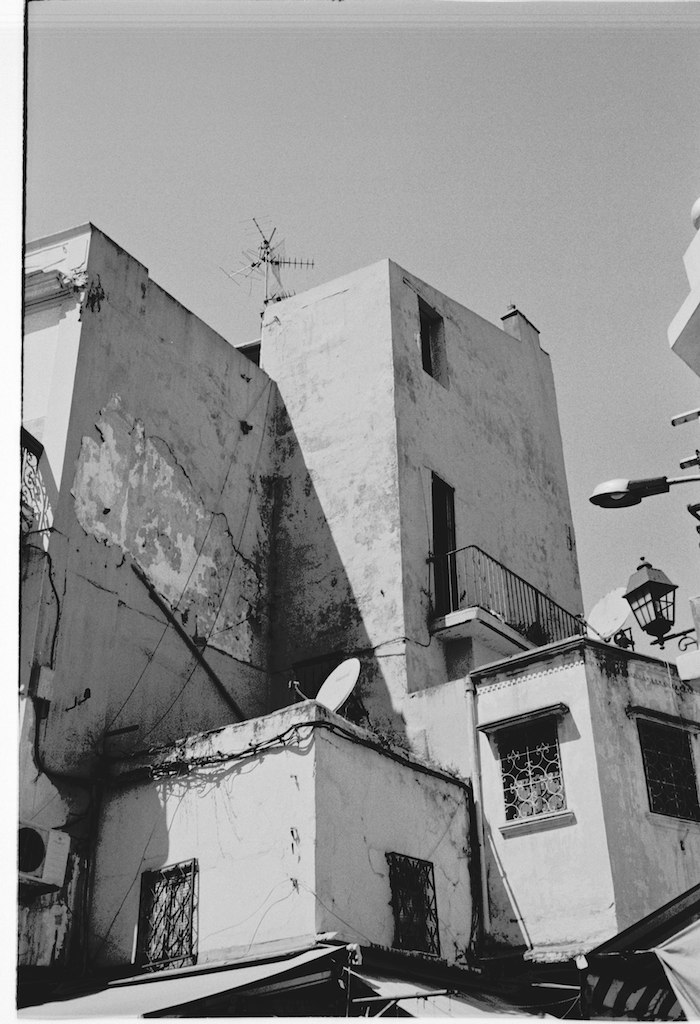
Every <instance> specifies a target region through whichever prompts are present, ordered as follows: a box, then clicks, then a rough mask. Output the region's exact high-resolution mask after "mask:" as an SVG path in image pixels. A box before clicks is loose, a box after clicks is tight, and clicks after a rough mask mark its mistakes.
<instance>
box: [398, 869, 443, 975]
mask: <svg viewBox="0 0 700 1024" xmlns="http://www.w3.org/2000/svg"><path fill="white" fill-rule="evenodd" d="M386 859H387V861H388V864H389V885H390V887H391V906H392V909H393V912H394V941H393V945H394V947H395V948H396V949H410V950H413V951H415V952H421V953H430V954H431V955H433V956H440V935H439V931H438V916H437V900H436V898H435V873H434V870H433V865H432V863H431V862H430V861H428V860H419V858H418V857H406V856H404V855H403V854H401V853H387V855H386Z"/></svg>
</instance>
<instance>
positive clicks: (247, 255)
mask: <svg viewBox="0 0 700 1024" xmlns="http://www.w3.org/2000/svg"><path fill="white" fill-rule="evenodd" d="M253 224H255V226H256V228H257V229H258V232H259V233H260V238H261V241H260V244H259V245H258V247H257V249H244V251H243V259H244V260H245V261H246V263H245V265H244V266H242V267H241V268H240V270H236V271H235V272H234V273H231V272H230V271H228V270H226V269H224V267H220V268H219V269H220V270H223V272H224V274H226V276H227V277H229V278H231V280H232V281H235V280H236V278H237V277H241V276H242V277H243V278H246V277H251V276H255V277H258V278H264V280H265V297H264V299H263V313H264V311H265V306H267V305H268V303H270V302H279V301H280V300H281V299H287V298H289V297H290V296H291V295H294V292H292V291H285V290H284V288H283V287H282V278H281V276H280V267H294V268H296V269H303V270H308V269H310V268H311V267H313V265H314V261H313V260H312V259H311V260H304V259H299V258H298V257H288V256H286V254H285V251H284V240H282V241H280V242H277V243H275V244H274V245H273V242H272V240H273V238H274V236H275V232H276V231H277V228H273V229H272V232H271V234H270V236H269V238H268V237H267V235H266V234H265V232H264V231H263V229H262V228H261V227H260V225H259V224H258V222H257V220H256V219H255V217H253ZM270 278H272V279H273V281H274V283H271V280H270ZM236 283H238V282H237V281H236ZM261 315H262V314H261Z"/></svg>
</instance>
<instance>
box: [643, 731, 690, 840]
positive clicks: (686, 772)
mask: <svg viewBox="0 0 700 1024" xmlns="http://www.w3.org/2000/svg"><path fill="white" fill-rule="evenodd" d="M637 728H638V730H639V742H640V744H641V747H642V760H643V761H644V774H645V776H646V780H647V792H648V794H649V807H650V808H651V810H652V811H655V812H656V813H657V814H667V815H669V816H670V817H672V818H690V819H691V820H692V821H700V804H699V803H698V784H697V781H696V778H695V766H694V764H693V755H692V751H691V749H690V735H689V734H688V733H687V732H686V731H685V729H677V728H674V727H673V726H671V725H660V724H659V723H657V722H649V721H647V720H646V719H644V718H639V719H637Z"/></svg>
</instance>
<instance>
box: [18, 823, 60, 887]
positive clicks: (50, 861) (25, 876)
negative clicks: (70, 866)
mask: <svg viewBox="0 0 700 1024" xmlns="http://www.w3.org/2000/svg"><path fill="white" fill-rule="evenodd" d="M18 839H19V843H18V846H19V880H20V882H22V883H25V884H28V885H38V886H43V887H49V888H53V889H60V888H61V886H62V885H63V882H64V881H65V877H66V865H67V863H68V853H69V851H70V836H69V835H68V834H67V833H66V832H61V831H60V830H59V829H56V828H38V827H37V826H36V825H25V824H23V823H22V822H20V825H19V836H18Z"/></svg>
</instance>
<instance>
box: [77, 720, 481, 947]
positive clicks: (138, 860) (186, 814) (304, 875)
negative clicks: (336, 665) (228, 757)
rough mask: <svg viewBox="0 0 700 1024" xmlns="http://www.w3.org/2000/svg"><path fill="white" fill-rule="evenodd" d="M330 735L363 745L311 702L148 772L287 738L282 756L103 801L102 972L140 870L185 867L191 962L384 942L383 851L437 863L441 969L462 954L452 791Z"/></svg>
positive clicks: (389, 927)
mask: <svg viewBox="0 0 700 1024" xmlns="http://www.w3.org/2000/svg"><path fill="white" fill-rule="evenodd" d="M328 725H333V726H336V727H341V728H343V729H345V730H349V731H350V733H351V736H352V737H353V738H354V739H355V740H360V741H362V739H363V738H364V739H366V738H367V734H365V733H364V731H363V730H357V729H353V727H352V726H350V725H349V723H347V722H346V721H345V720H344V719H342V718H340V717H339V716H338V715H334V714H332V713H331V712H329V711H327V710H326V709H325V708H322V707H321V706H320V705H317V704H314V703H311V702H308V703H304V704H300V705H298V706H296V707H294V708H289V709H285V710H283V711H279V712H276V713H274V714H272V715H268V716H266V717H264V718H260V719H255V720H252V721H249V722H245V723H243V724H241V725H236V726H228V727H226V728H225V729H223V730H219V731H217V732H215V733H211V734H204V735H202V736H200V737H192V738H190V739H189V740H187V741H183V743H182V744H180V745H178V746H177V748H174V749H173V750H171V751H164V752H163V754H162V755H161V756H160V757H156V758H155V759H154V760H155V762H160V763H166V762H167V761H168V760H169V759H170V760H172V759H173V758H178V759H180V760H183V761H186V760H188V759H190V758H192V757H201V756H202V755H206V754H209V755H211V754H213V753H226V754H230V753H232V752H236V751H239V752H240V751H242V750H244V749H246V748H248V747H249V746H250V745H251V744H254V743H257V744H260V743H267V742H268V741H270V740H271V739H272V738H274V737H275V736H277V735H279V734H282V733H286V742H285V745H284V746H275V747H271V748H270V749H267V750H261V751H260V752H258V753H257V754H251V755H249V756H247V757H246V758H245V759H244V760H241V761H224V762H223V763H222V764H220V765H217V766H214V767H201V768H196V767H194V768H192V769H191V770H190V772H189V774H188V775H186V776H183V777H180V778H163V779H161V780H160V781H141V782H137V783H133V784H131V785H124V786H122V787H120V788H119V789H116V790H113V791H110V792H108V793H106V795H105V798H104V801H103V805H102V814H101V820H100V830H99V844H98V848H97V856H96V871H95V882H94V895H93V899H92V915H91V926H90V927H91V948H92V951H93V954H94V955H95V957H96V958H97V960H98V961H99V962H100V963H103V964H113V965H116V964H124V963H128V962H130V960H131V958H132V955H133V949H134V943H135V936H136V927H137V921H138V903H139V891H140V875H141V873H142V871H146V870H153V869H156V868H160V867H163V866H165V865H168V864H174V863H177V862H179V861H182V860H188V859H190V858H192V857H196V858H197V860H198V863H199V902H198V907H199V909H198V932H199V961H200V962H203V961H205V960H207V959H212V960H213V959H221V958H223V957H226V956H233V955H241V954H243V953H246V954H248V953H250V951H251V950H254V948H255V947H256V946H260V945H264V944H265V943H269V942H277V943H284V942H285V940H289V942H292V941H293V940H295V939H296V940H299V939H304V938H305V939H307V940H308V939H309V938H310V937H311V938H313V936H314V935H316V933H325V932H333V933H337V937H338V938H340V939H343V940H347V941H368V942H375V943H380V944H385V945H390V944H391V940H392V936H393V923H392V913H391V907H390V890H389V881H388V872H387V867H386V860H385V853H386V852H387V851H394V852H399V853H406V854H409V855H413V856H420V857H422V858H424V859H431V860H433V862H434V864H435V874H436V886H437V896H438V914H439V920H440V925H441V944H442V950H443V956H444V957H446V958H447V959H454V958H455V957H456V956H457V955H458V953H459V951H460V950H461V949H462V948H463V947H464V946H466V944H467V942H468V941H469V928H470V921H471V900H470V895H469V883H468V874H467V850H468V835H467V830H468V821H467V814H466V803H465V794H464V791H463V790H462V788H461V787H460V786H459V785H457V784H456V783H451V782H449V781H447V780H443V779H440V778H435V777H434V776H432V775H426V774H423V773H420V772H419V771H418V770H417V769H416V768H414V767H411V766H407V765H399V764H397V763H396V762H395V761H392V760H391V759H390V758H389V757H388V756H387V755H385V754H381V753H377V752H375V751H373V750H371V749H368V747H367V746H365V745H363V744H362V742H359V743H358V742H351V740H349V739H347V738H343V737H341V736H337V735H331V733H330V732H328V731H327V730H326V729H325V728H323V726H328ZM292 727H296V730H297V731H296V732H290V731H289V730H290V729H292ZM152 760H153V759H152ZM251 955H254V954H251Z"/></svg>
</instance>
